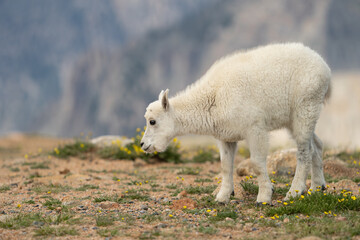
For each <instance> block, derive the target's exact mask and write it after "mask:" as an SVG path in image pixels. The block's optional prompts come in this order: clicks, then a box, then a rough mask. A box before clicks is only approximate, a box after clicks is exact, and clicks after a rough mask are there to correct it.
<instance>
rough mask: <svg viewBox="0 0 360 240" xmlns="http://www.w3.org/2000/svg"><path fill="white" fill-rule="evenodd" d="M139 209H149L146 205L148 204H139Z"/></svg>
mask: <svg viewBox="0 0 360 240" xmlns="http://www.w3.org/2000/svg"><path fill="white" fill-rule="evenodd" d="M141 209H142V210H148V209H149V207H148V206H146V205H141Z"/></svg>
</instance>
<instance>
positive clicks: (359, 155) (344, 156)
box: [335, 150, 360, 161]
mask: <svg viewBox="0 0 360 240" xmlns="http://www.w3.org/2000/svg"><path fill="white" fill-rule="evenodd" d="M335 156H336V157H338V158H340V159H341V160H343V161H348V160H354V159H360V150H357V151H353V152H347V151H342V152H339V153H338V154H336V155H335Z"/></svg>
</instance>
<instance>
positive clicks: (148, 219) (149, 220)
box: [141, 214, 163, 224]
mask: <svg viewBox="0 0 360 240" xmlns="http://www.w3.org/2000/svg"><path fill="white" fill-rule="evenodd" d="M141 218H142V219H143V220H144V222H145V223H147V224H149V223H152V222H158V221H162V220H163V219H162V216H161V215H153V214H144V215H142V216H141Z"/></svg>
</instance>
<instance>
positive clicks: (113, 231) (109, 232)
mask: <svg viewBox="0 0 360 240" xmlns="http://www.w3.org/2000/svg"><path fill="white" fill-rule="evenodd" d="M96 232H97V234H99V235H100V236H101V237H115V236H117V235H118V234H119V229H117V228H103V229H98V230H97V231H96Z"/></svg>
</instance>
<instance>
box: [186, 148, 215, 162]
mask: <svg viewBox="0 0 360 240" xmlns="http://www.w3.org/2000/svg"><path fill="white" fill-rule="evenodd" d="M218 160H219V155H218V154H217V152H216V151H215V150H214V149H213V148H209V149H200V150H199V151H198V152H197V153H196V155H195V156H194V157H193V158H192V161H193V162H196V163H205V162H215V161H218Z"/></svg>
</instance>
